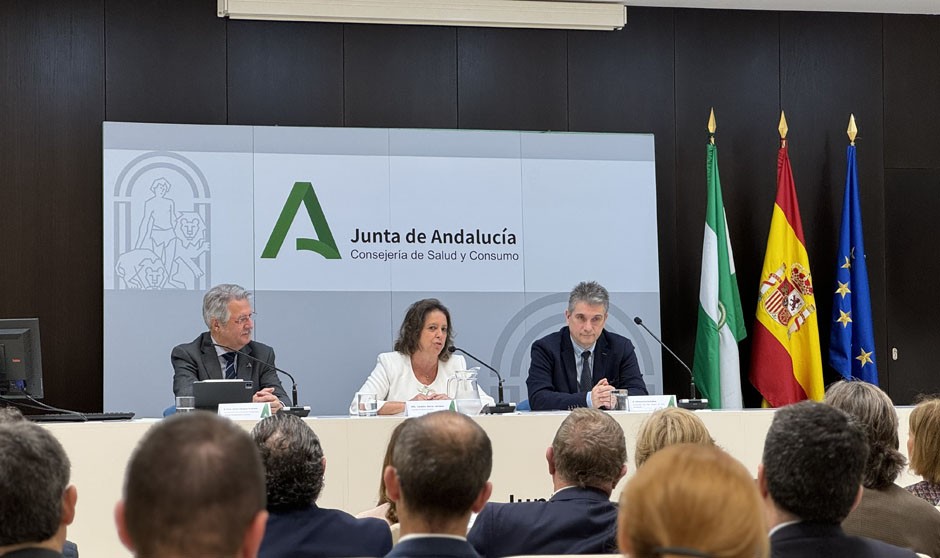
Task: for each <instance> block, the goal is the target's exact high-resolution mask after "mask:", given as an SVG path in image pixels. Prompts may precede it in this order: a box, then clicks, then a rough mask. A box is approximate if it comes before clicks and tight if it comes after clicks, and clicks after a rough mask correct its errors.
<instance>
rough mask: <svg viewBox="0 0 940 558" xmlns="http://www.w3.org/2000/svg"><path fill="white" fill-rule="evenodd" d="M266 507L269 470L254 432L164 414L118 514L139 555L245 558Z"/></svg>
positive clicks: (253, 548)
mask: <svg viewBox="0 0 940 558" xmlns="http://www.w3.org/2000/svg"><path fill="white" fill-rule="evenodd" d="M264 508H265V487H264V469H263V467H262V465H261V458H260V456H259V455H258V450H257V448H256V447H255V444H254V442H252V440H251V437H250V436H249V435H248V433H247V432H245V430H244V429H242V428H241V427H239V426H238V425H236V424H235V423H233V422H232V421H230V420H227V419H224V418H222V417H219V416H218V415H215V414H212V413H206V412H202V411H197V412H195V413H186V414H182V415H174V416H172V417H170V418H167V419H164V420H163V421H162V422H160V423H159V424H157V425H156V426H154V427H153V428H151V429H150V430H149V431H148V432H147V434H146V435H145V436H144V437H143V438H142V439H141V441H140V443H139V444H138V446H137V448H136V449H135V450H134V453H133V454H132V455H131V458H130V461H129V462H128V465H127V471H126V473H125V478H124V494H123V499H122V501H121V502H119V503H118V505H117V509H116V510H115V517H116V520H117V524H118V534H119V535H120V537H121V541H122V542H123V543H124V544H125V546H127V547H128V548H129V549H130V550H131V551H133V552H134V553H135V554H136V555H137V556H141V557H151V556H152V557H156V556H159V557H176V558H183V557H193V558H196V557H203V556H217V557H233V556H239V557H248V556H255V555H256V554H257V551H258V546H259V545H260V544H261V538H262V537H263V535H264V526H265V522H266V521H267V512H266V511H265V509H264Z"/></svg>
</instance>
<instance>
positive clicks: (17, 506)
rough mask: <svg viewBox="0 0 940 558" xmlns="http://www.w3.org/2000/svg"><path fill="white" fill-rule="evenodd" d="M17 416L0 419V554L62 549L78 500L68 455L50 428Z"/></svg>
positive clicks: (11, 414) (10, 414)
mask: <svg viewBox="0 0 940 558" xmlns="http://www.w3.org/2000/svg"><path fill="white" fill-rule="evenodd" d="M4 413H5V414H6V413H8V412H4ZM13 416H14V413H9V417H7V418H5V419H3V420H2V421H0V554H5V553H6V552H8V551H12V550H14V549H17V548H21V547H32V546H43V547H46V548H50V549H57V550H61V549H62V545H63V544H64V543H65V531H66V527H67V526H68V525H69V524H71V523H72V520H73V519H74V518H75V502H76V500H77V499H78V493H77V491H76V489H75V487H74V486H71V485H70V484H69V473H70V470H71V465H70V463H69V458H68V457H67V456H66V455H65V450H64V449H63V448H62V444H60V443H59V441H58V440H56V439H55V437H54V436H53V435H52V434H50V433H49V431H48V430H46V429H45V428H43V427H41V426H39V425H36V424H33V423H31V422H28V421H25V420H16V419H14V418H12V417H13ZM20 419H22V415H20Z"/></svg>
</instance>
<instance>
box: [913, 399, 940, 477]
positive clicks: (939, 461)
mask: <svg viewBox="0 0 940 558" xmlns="http://www.w3.org/2000/svg"><path fill="white" fill-rule="evenodd" d="M907 453H908V455H909V456H910V457H911V472H913V473H914V474H916V475H920V476H922V477H924V480H926V481H927V482H930V483H932V484H940V399H936V398H934V399H927V400H925V401H921V402H920V403H918V404H917V406H916V407H914V410H913V411H911V418H910V433H909V434H908V438H907Z"/></svg>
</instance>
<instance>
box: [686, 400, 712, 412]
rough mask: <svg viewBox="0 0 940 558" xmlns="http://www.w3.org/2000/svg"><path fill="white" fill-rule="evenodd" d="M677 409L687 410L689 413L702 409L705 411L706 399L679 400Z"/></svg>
mask: <svg viewBox="0 0 940 558" xmlns="http://www.w3.org/2000/svg"><path fill="white" fill-rule="evenodd" d="M679 408H680V409H688V410H690V411H700V410H702V409H707V408H708V399H680V400H679Z"/></svg>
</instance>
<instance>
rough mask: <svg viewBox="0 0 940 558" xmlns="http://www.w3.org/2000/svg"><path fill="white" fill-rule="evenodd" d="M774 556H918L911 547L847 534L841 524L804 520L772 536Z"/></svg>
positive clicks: (803, 557)
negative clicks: (906, 547)
mask: <svg viewBox="0 0 940 558" xmlns="http://www.w3.org/2000/svg"><path fill="white" fill-rule="evenodd" d="M770 556H771V558H916V556H917V555H916V554H914V552H913V551H912V550H907V549H905V548H899V547H897V546H892V545H890V544H887V543H884V542H881V541H876V540H874V539H866V538H865V537H853V536H851V535H846V534H845V533H844V532H843V531H842V527H840V526H839V525H833V524H827V523H813V522H809V521H804V522H800V523H795V524H793V525H787V526H786V527H783V528H781V529H780V530H779V531H777V532H775V533H774V534H773V536H771V537H770Z"/></svg>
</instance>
